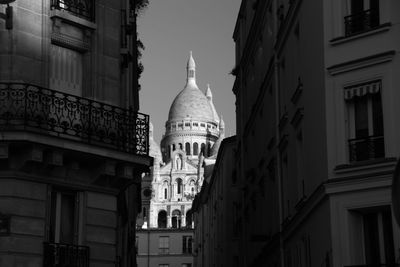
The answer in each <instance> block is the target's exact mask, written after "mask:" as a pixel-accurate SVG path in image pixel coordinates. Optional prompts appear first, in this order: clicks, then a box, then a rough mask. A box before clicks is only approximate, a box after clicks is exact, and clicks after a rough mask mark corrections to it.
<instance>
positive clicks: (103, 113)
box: [0, 82, 149, 155]
mask: <svg viewBox="0 0 400 267" xmlns="http://www.w3.org/2000/svg"><path fill="white" fill-rule="evenodd" d="M0 131H3V132H5V131H29V132H34V133H39V134H44V135H49V136H56V137H60V138H66V139H71V140H75V141H78V142H84V143H88V144H91V145H96V146H102V147H107V148H111V149H116V150H118V151H122V152H126V153H131V154H136V155H148V152H149V116H148V115H145V114H141V113H136V112H133V111H131V110H127V109H123V108H120V107H117V106H112V105H108V104H105V103H101V102H98V101H94V100H92V99H88V98H83V97H78V96H74V95H70V94H66V93H63V92H58V91H55V90H50V89H46V88H42V87H39V86H35V85H31V84H24V83H3V82H0Z"/></svg>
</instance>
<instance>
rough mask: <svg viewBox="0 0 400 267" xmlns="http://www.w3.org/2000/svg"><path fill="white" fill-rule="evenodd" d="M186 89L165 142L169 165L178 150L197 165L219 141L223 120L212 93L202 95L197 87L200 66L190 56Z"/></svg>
mask: <svg viewBox="0 0 400 267" xmlns="http://www.w3.org/2000/svg"><path fill="white" fill-rule="evenodd" d="M186 71H187V78H186V85H185V87H184V88H183V90H182V91H181V92H179V94H178V95H177V96H176V97H175V99H174V101H173V102H172V105H171V108H170V110H169V114H168V121H167V122H166V124H165V126H166V131H165V135H164V137H163V140H162V141H161V148H162V151H163V156H164V160H165V162H167V161H168V160H169V159H170V158H171V155H172V152H173V151H175V150H176V149H181V150H182V151H184V152H185V153H186V155H187V156H188V159H190V160H194V161H197V160H198V155H199V154H200V152H201V151H202V150H203V151H204V152H205V154H206V155H208V154H209V152H210V151H211V147H212V145H213V144H214V142H215V141H216V140H217V139H218V137H219V127H218V126H219V117H218V115H217V112H216V110H215V107H214V104H213V102H212V93H211V89H210V88H209V87H208V88H207V90H206V91H205V92H202V91H201V90H200V89H199V87H198V86H197V84H196V63H195V61H194V59H193V55H192V52H190V56H189V60H188V62H187V65H186Z"/></svg>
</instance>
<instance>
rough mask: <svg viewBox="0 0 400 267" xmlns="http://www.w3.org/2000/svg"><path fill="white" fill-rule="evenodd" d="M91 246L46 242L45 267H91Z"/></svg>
mask: <svg viewBox="0 0 400 267" xmlns="http://www.w3.org/2000/svg"><path fill="white" fill-rule="evenodd" d="M89 252H90V250H89V247H86V246H75V245H68V244H58V243H47V242H45V243H44V246H43V266H44V267H64V266H68V267H89Z"/></svg>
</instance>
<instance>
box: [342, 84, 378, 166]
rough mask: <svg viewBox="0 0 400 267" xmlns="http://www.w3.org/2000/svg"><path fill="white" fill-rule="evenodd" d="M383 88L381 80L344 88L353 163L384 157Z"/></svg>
mask: <svg viewBox="0 0 400 267" xmlns="http://www.w3.org/2000/svg"><path fill="white" fill-rule="evenodd" d="M380 90H381V81H380V80H379V81H373V82H368V83H364V84H360V85H356V86H351V87H346V88H345V99H346V100H347V103H348V116H349V118H348V123H349V126H348V128H349V137H350V138H349V141H348V142H349V159H350V162H355V161H362V160H369V159H375V158H383V157H384V156H385V148H384V135H383V112H382V100H381V94H380Z"/></svg>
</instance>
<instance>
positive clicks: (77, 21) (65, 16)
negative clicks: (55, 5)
mask: <svg viewBox="0 0 400 267" xmlns="http://www.w3.org/2000/svg"><path fill="white" fill-rule="evenodd" d="M50 18H52V19H53V18H59V19H62V20H63V21H66V22H68V23H70V24H73V25H77V26H80V27H84V28H88V29H92V30H96V29H97V25H96V23H93V22H91V21H88V20H86V19H82V18H80V17H77V16H75V15H73V14H71V13H69V12H68V11H64V10H58V9H53V10H51V11H50Z"/></svg>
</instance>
